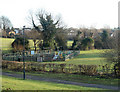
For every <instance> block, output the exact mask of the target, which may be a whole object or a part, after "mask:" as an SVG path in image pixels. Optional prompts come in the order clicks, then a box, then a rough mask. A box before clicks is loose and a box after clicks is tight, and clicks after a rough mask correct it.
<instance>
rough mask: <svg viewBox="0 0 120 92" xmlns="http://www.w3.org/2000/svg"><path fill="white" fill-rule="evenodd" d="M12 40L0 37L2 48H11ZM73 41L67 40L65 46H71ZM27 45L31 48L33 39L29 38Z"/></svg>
mask: <svg viewBox="0 0 120 92" xmlns="http://www.w3.org/2000/svg"><path fill="white" fill-rule="evenodd" d="M13 41H14V39H13V38H0V43H2V50H11V49H12V47H11V43H12V42H13ZM72 43H73V41H68V42H67V46H68V47H69V46H72ZM29 45H30V47H31V48H33V46H34V44H33V40H29ZM0 48H1V47H0Z"/></svg>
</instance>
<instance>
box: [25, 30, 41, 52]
mask: <svg viewBox="0 0 120 92" xmlns="http://www.w3.org/2000/svg"><path fill="white" fill-rule="evenodd" d="M25 34H26V35H27V38H30V39H32V40H33V43H34V49H35V51H37V45H38V44H39V43H40V42H41V41H42V35H41V34H40V33H39V32H38V31H37V30H35V29H32V30H31V31H25Z"/></svg>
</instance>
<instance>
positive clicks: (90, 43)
mask: <svg viewBox="0 0 120 92" xmlns="http://www.w3.org/2000/svg"><path fill="white" fill-rule="evenodd" d="M81 45H82V49H83V50H89V49H92V48H93V47H94V40H93V39H92V38H91V37H87V38H84V39H83V40H82V42H81Z"/></svg>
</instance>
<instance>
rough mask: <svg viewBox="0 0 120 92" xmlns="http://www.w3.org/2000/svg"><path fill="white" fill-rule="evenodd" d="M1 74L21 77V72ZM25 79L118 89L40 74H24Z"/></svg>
mask: <svg viewBox="0 0 120 92" xmlns="http://www.w3.org/2000/svg"><path fill="white" fill-rule="evenodd" d="M2 75H5V76H11V77H16V78H23V75H22V74H15V73H7V72H2ZM26 79H31V80H40V81H47V82H55V83H62V84H71V85H79V86H84V87H95V88H102V89H111V90H118V87H116V86H106V85H99V84H88V83H78V82H71V81H64V80H58V79H52V78H42V77H40V76H35V75H26Z"/></svg>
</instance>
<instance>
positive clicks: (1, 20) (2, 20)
mask: <svg viewBox="0 0 120 92" xmlns="http://www.w3.org/2000/svg"><path fill="white" fill-rule="evenodd" d="M0 24H2V25H3V30H6V29H7V28H11V27H12V23H11V21H10V20H9V18H7V17H5V16H1V17H0Z"/></svg>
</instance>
